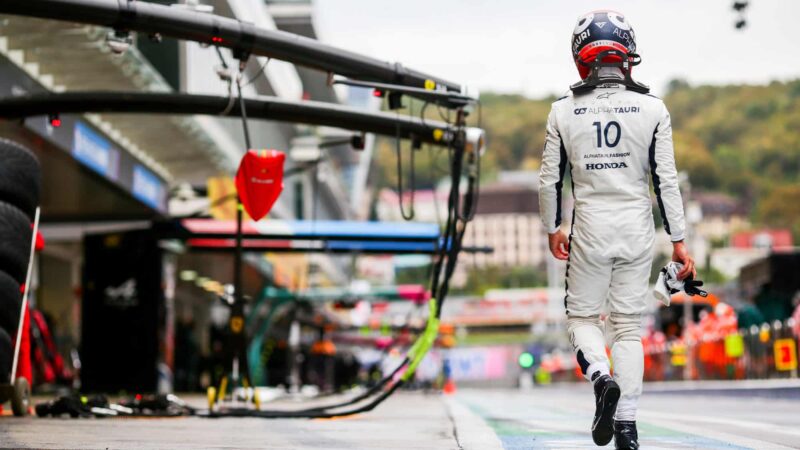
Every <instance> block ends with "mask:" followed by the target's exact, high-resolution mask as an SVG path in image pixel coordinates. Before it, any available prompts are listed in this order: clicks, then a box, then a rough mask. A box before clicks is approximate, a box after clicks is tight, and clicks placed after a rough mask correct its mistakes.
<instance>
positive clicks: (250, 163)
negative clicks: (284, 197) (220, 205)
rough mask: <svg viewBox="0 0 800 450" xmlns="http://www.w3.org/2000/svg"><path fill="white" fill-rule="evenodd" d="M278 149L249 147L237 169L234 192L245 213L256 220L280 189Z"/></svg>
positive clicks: (283, 156)
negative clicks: (250, 148) (237, 194)
mask: <svg viewBox="0 0 800 450" xmlns="http://www.w3.org/2000/svg"><path fill="white" fill-rule="evenodd" d="M285 159H286V155H284V154H283V153H282V152H279V151H277V150H248V151H247V153H245V155H244V157H243V158H242V162H241V163H240V164H239V171H238V172H236V191H237V192H238V193H239V199H240V200H241V202H242V205H244V209H245V210H246V211H247V214H250V217H252V218H253V220H259V219H261V218H262V217H264V216H266V215H267V213H269V210H270V209H272V205H274V204H275V201H276V200H278V197H279V196H280V195H281V191H283V161H284V160H285Z"/></svg>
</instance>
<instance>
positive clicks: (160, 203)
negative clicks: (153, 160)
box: [131, 164, 167, 209]
mask: <svg viewBox="0 0 800 450" xmlns="http://www.w3.org/2000/svg"><path fill="white" fill-rule="evenodd" d="M166 192H167V189H166V186H165V185H164V183H162V182H161V179H159V178H158V177H157V176H156V175H155V174H154V173H153V172H150V171H149V170H147V169H146V168H145V167H144V166H142V165H140V164H136V166H134V168H133V186H132V189H131V193H132V194H133V196H134V197H136V198H138V199H139V200H141V201H142V203H144V204H146V205H148V206H150V207H152V208H155V209H163V208H165V207H166Z"/></svg>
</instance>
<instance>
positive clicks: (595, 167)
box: [586, 161, 628, 170]
mask: <svg viewBox="0 0 800 450" xmlns="http://www.w3.org/2000/svg"><path fill="white" fill-rule="evenodd" d="M626 167H628V165H627V164H625V162H624V161H623V162H610V163H589V164H586V170H603V169H622V168H626Z"/></svg>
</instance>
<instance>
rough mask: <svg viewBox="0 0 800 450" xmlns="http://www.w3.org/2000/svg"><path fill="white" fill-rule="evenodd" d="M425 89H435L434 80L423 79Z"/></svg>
mask: <svg viewBox="0 0 800 450" xmlns="http://www.w3.org/2000/svg"><path fill="white" fill-rule="evenodd" d="M425 89H427V90H429V91H432V90H434V89H436V82H435V81H433V80H425Z"/></svg>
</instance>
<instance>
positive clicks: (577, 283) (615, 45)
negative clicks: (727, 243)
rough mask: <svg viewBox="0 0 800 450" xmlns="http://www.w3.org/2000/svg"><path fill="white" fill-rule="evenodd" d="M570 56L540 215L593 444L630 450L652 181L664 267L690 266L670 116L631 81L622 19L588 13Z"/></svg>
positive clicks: (630, 35)
mask: <svg viewBox="0 0 800 450" xmlns="http://www.w3.org/2000/svg"><path fill="white" fill-rule="evenodd" d="M572 55H573V58H574V59H575V63H576V65H577V67H578V71H579V73H580V75H581V78H582V79H583V80H584V81H583V82H582V83H578V84H576V85H574V86H573V87H572V92H571V93H570V94H569V95H567V96H566V97H563V98H561V99H559V100H557V101H556V102H554V103H553V105H552V110H551V112H550V116H549V118H548V121H547V136H546V140H545V146H544V153H543V155H542V165H541V172H540V187H539V203H540V210H541V216H542V220H543V222H544V226H545V228H546V229H547V232H548V235H549V236H548V237H549V244H550V251H551V252H552V254H553V256H555V257H556V258H558V259H562V260H566V261H567V270H566V279H565V283H564V284H565V286H566V295H565V300H564V303H565V307H566V311H567V330H568V332H569V338H570V341H571V342H572V345H573V347H574V349H575V352H576V355H577V360H578V363H579V365H580V368H581V371H582V373H583V374H584V376H585V377H586V379H587V380H589V381H591V382H592V383H593V384H594V392H595V401H596V410H595V417H594V420H593V423H592V438H593V440H594V442H595V444H597V445H606V444H608V443H609V442H610V441H611V439H612V437H613V438H614V441H615V444H616V448H620V449H636V448H639V444H638V435H637V430H636V408H637V403H638V399H639V396H640V394H641V392H642V377H643V372H644V358H643V352H642V344H641V315H642V313H643V312H644V310H645V308H646V305H647V301H648V299H649V298H650V296H649V295H648V286H649V278H650V273H651V265H652V259H653V242H654V234H655V231H654V223H653V214H652V207H651V197H650V187H649V184H650V181H651V180H652V184H653V190H654V191H655V194H656V198H657V203H658V207H659V209H660V211H661V217H662V218H663V221H664V229H665V230H666V232H667V233H668V234H669V236H670V239H671V241H672V243H673V255H672V259H673V261H676V262H679V263H681V264H682V265H683V268H682V270H681V271H680V273H679V274H678V278H679V279H684V278H687V277H689V276H694V274H695V272H694V270H695V269H694V262H693V260H692V258H691V257H690V256H689V254H688V252H687V250H686V246H685V245H684V242H683V240H684V229H685V227H684V214H683V203H682V200H681V194H680V191H679V189H678V175H677V171H676V168H675V159H674V153H673V147H672V128H671V125H670V116H669V113H668V112H667V109H666V107H665V106H664V103H663V102H662V101H661V100H660V99H659V98H657V97H655V96H652V95H650V94H647V88H646V86H644V85H641V84H639V83H636V82H634V81H633V80H632V79H631V77H630V68H631V67H632V65H634V64H635V63H638V61H639V59H638V55H637V54H636V38H635V34H634V31H633V29H632V28H631V26H630V24H629V23H628V21H627V19H626V18H625V17H624V16H623V15H622V14H620V13H617V12H614V11H595V12H591V13H588V14H586V15H584V16H581V17H580V18H579V19H578V23H577V24H576V26H575V30H574V31H573V36H572ZM567 173H569V175H570V178H571V180H572V195H573V198H574V202H575V208H574V211H573V215H572V226H571V230H570V233H569V236H567V234H566V233H565V232H564V231H563V230H561V228H560V225H561V218H562V217H561V216H562V211H561V204H562V201H561V200H562V188H563V183H564V178H565V175H566V174H567ZM606 313H607V317H605V320H602V319H601V315H602V314H606ZM604 326H605V331H606V333H604ZM606 334H607V335H608V336H609V339H610V342H611V360H612V361H613V363H614V375H613V378H612V377H611V375H610V364H609V360H608V357H607V356H606V350H605V349H606V338H605V335H606Z"/></svg>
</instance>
